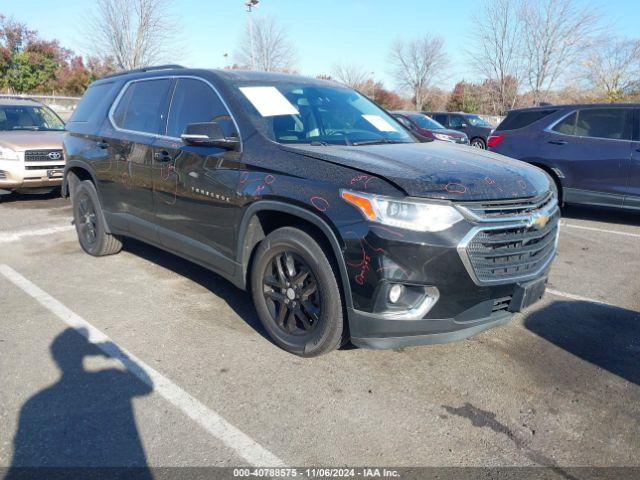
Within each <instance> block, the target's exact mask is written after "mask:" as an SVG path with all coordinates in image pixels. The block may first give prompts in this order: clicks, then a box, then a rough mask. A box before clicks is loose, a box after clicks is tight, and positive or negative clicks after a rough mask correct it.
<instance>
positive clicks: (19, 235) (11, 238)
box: [0, 225, 75, 244]
mask: <svg viewBox="0 0 640 480" xmlns="http://www.w3.org/2000/svg"><path fill="white" fill-rule="evenodd" d="M74 228H75V227H74V226H73V225H57V226H53V227H47V228H38V229H35V230H27V229H25V230H14V231H13V232H1V233H0V244H3V243H10V242H17V241H18V240H21V239H23V238H26V237H38V236H43V235H51V234H53V233H58V232H66V231H69V230H73V229H74Z"/></svg>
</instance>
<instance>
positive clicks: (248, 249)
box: [236, 200, 353, 307]
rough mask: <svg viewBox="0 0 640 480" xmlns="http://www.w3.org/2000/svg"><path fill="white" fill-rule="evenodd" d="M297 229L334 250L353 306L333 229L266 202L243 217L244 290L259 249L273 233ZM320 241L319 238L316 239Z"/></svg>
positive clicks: (287, 207)
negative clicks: (314, 235) (254, 255)
mask: <svg viewBox="0 0 640 480" xmlns="http://www.w3.org/2000/svg"><path fill="white" fill-rule="evenodd" d="M284 226H293V227H299V228H302V229H307V230H311V231H312V233H317V234H319V235H321V237H320V241H321V243H325V245H326V246H328V247H329V248H330V251H331V253H332V257H333V258H330V260H333V261H334V262H335V264H336V267H337V268H338V271H339V280H340V285H341V286H342V291H343V295H344V300H345V304H346V305H345V306H347V307H351V306H353V301H352V297H351V287H350V283H349V277H348V275H347V268H346V264H345V262H344V257H343V254H342V252H343V249H342V247H341V245H340V242H339V241H338V237H337V236H336V233H335V232H334V230H333V229H332V228H331V226H330V225H329V224H328V223H327V222H326V221H325V220H324V219H322V218H320V217H319V216H318V215H316V214H314V213H313V212H311V211H309V210H307V209H305V208H303V207H299V206H296V205H291V204H288V203H284V202H279V201H275V200H263V201H259V202H256V203H253V204H252V205H250V206H249V207H248V208H247V209H246V211H245V212H244V215H243V217H242V221H241V223H240V228H239V231H238V239H237V250H236V258H237V261H238V263H239V264H240V268H241V269H242V272H241V275H242V278H241V279H240V280H241V281H242V282H243V284H242V288H247V285H248V283H249V282H248V275H249V268H250V266H251V263H252V260H253V254H254V252H255V250H256V247H257V245H258V244H259V243H260V242H261V241H262V240H263V239H264V238H265V237H266V236H267V235H268V234H269V233H270V232H271V231H273V230H275V229H277V228H280V227H284ZM316 239H317V237H316Z"/></svg>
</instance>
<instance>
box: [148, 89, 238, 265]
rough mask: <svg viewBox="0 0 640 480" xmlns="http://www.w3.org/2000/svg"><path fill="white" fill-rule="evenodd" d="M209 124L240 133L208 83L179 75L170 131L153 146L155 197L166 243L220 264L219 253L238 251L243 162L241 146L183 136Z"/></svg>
mask: <svg viewBox="0 0 640 480" xmlns="http://www.w3.org/2000/svg"><path fill="white" fill-rule="evenodd" d="M203 122H217V123H219V124H220V125H221V127H222V129H223V131H224V132H225V135H226V136H227V137H232V136H238V133H237V131H236V128H235V124H234V123H233V121H232V119H231V116H230V113H229V112H228V111H227V109H226V107H225V106H224V104H223V103H222V101H221V100H220V97H219V96H218V94H217V92H215V91H214V90H213V88H212V87H211V86H210V85H209V84H208V83H206V82H204V81H202V80H198V79H195V78H179V79H178V80H177V83H176V85H175V90H174V93H173V98H172V101H171V108H170V111H169V115H168V118H167V124H166V132H165V135H163V136H161V137H160V138H159V139H158V140H157V141H156V143H155V145H154V149H153V150H154V168H153V199H154V205H155V213H156V217H157V222H158V225H159V226H160V241H161V242H162V244H163V245H165V246H166V247H167V248H169V249H171V250H174V251H177V252H178V253H183V254H187V255H188V256H190V257H193V258H195V259H196V260H201V261H204V262H206V263H214V264H215V263H216V262H217V259H216V257H217V256H219V255H222V256H223V257H231V256H232V255H233V252H234V251H235V245H234V243H235V238H236V232H235V226H236V225H237V224H238V223H237V222H238V218H237V216H238V215H239V214H240V210H239V208H237V207H238V201H237V193H236V192H237V185H238V182H239V178H240V173H241V170H242V164H241V163H239V160H240V151H239V150H238V151H235V150H234V151H229V150H225V149H223V148H218V147H207V146H192V145H185V144H184V143H183V142H182V141H181V140H180V135H182V133H183V132H184V130H185V127H186V126H187V125H188V124H190V123H203ZM185 249H188V250H189V251H188V252H184V251H183V250H185ZM216 266H217V267H218V268H224V266H221V265H219V264H217V265H216Z"/></svg>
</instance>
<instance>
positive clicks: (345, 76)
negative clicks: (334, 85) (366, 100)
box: [331, 63, 371, 90]
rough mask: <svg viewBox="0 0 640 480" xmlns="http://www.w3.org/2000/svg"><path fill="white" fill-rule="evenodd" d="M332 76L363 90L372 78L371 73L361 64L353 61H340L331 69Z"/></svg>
mask: <svg viewBox="0 0 640 480" xmlns="http://www.w3.org/2000/svg"><path fill="white" fill-rule="evenodd" d="M331 76H332V77H334V78H335V79H336V80H337V81H338V82H340V83H344V84H345V85H347V86H349V87H351V88H353V89H355V90H362V89H363V87H364V86H366V85H367V82H369V81H370V80H371V78H370V77H371V74H370V73H367V71H366V70H365V69H364V68H363V67H362V66H360V65H356V64H353V63H338V64H336V65H334V66H333V68H332V69H331Z"/></svg>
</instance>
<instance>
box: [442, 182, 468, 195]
mask: <svg viewBox="0 0 640 480" xmlns="http://www.w3.org/2000/svg"><path fill="white" fill-rule="evenodd" d="M444 189H445V190H446V191H447V192H449V193H467V187H465V186H464V185H462V184H461V183H447V185H446V186H445V187H444Z"/></svg>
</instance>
